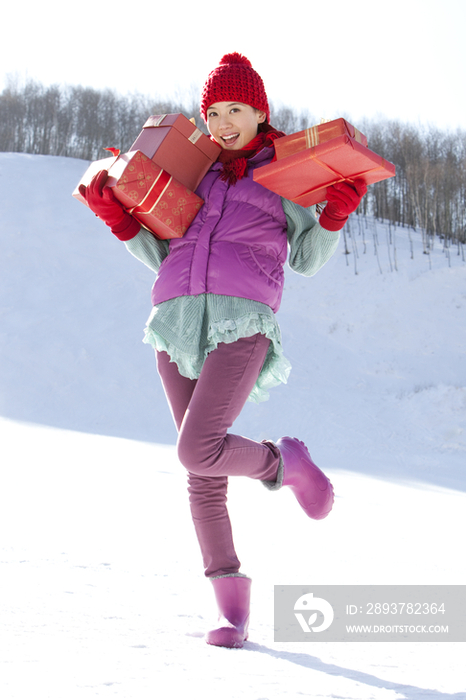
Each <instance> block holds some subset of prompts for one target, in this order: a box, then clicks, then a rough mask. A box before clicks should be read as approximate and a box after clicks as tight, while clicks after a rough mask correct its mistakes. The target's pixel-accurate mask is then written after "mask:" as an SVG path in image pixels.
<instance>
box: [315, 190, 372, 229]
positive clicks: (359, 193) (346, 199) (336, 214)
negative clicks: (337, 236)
mask: <svg viewBox="0 0 466 700" xmlns="http://www.w3.org/2000/svg"><path fill="white" fill-rule="evenodd" d="M366 192H367V185H366V183H365V182H364V181H363V180H355V181H354V183H352V184H351V185H350V184H349V182H337V183H336V184H335V185H331V186H330V187H329V188H328V190H327V206H326V207H325V209H324V211H323V212H322V214H321V215H320V219H319V224H320V225H321V226H322V228H324V229H326V230H327V231H339V230H340V229H342V228H343V226H344V225H345V224H346V222H347V221H348V217H349V215H350V214H351V213H352V212H353V211H355V210H356V209H357V208H358V206H359V204H360V202H361V199H362V198H363V197H364V195H365V194H366Z"/></svg>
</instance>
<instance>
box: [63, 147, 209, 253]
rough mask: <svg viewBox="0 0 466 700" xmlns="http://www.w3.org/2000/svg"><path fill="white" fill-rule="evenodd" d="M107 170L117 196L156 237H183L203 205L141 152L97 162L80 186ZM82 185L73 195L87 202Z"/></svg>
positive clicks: (109, 180) (85, 175)
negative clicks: (82, 192) (81, 190)
mask: <svg viewBox="0 0 466 700" xmlns="http://www.w3.org/2000/svg"><path fill="white" fill-rule="evenodd" d="M104 169H105V170H108V180H107V183H106V184H107V185H108V186H109V187H112V189H113V192H114V194H115V197H116V198H117V199H118V200H119V201H120V202H121V204H123V206H124V208H125V209H126V211H128V212H129V213H130V214H131V215H132V216H133V217H134V218H135V219H136V220H137V221H139V223H141V224H142V225H143V226H144V227H145V228H147V229H148V230H149V231H151V233H153V234H154V235H155V236H156V237H157V238H164V239H168V238H181V237H182V236H183V235H184V234H185V233H186V231H187V229H188V227H189V225H190V224H191V222H192V221H193V219H194V217H195V216H196V214H197V212H198V211H199V209H200V208H201V207H202V205H203V203H204V202H203V200H202V199H201V198H200V197H198V196H197V195H196V194H194V192H191V190H189V189H188V188H187V187H185V186H184V185H182V184H181V183H180V182H178V181H177V180H176V179H175V178H174V177H172V176H171V175H170V174H169V173H167V172H166V171H165V170H163V168H160V167H159V166H158V165H156V164H155V163H154V162H153V161H152V160H151V159H150V158H148V157H147V156H146V155H144V154H143V153H141V152H140V151H133V152H129V153H124V154H122V155H119V156H117V157H114V158H104V159H103V160H98V161H95V162H94V163H92V164H91V165H90V167H89V168H88V170H87V171H86V173H85V174H84V176H83V177H82V179H81V181H80V183H79V185H80V184H83V185H88V184H89V182H90V181H91V179H92V177H93V176H94V175H95V174H97V173H98V172H99V171H100V170H104ZM79 185H78V186H77V188H76V189H75V191H74V192H73V196H75V197H76V198H77V199H80V200H81V201H84V203H86V202H85V200H84V198H83V197H82V195H80V194H79V189H78V188H79Z"/></svg>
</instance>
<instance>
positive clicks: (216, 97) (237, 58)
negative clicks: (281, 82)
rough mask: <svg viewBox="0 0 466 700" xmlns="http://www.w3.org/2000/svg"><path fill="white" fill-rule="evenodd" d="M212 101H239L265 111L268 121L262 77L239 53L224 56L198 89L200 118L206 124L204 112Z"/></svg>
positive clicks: (267, 108)
mask: <svg viewBox="0 0 466 700" xmlns="http://www.w3.org/2000/svg"><path fill="white" fill-rule="evenodd" d="M215 102H242V103H243V104H246V105H250V106H251V107H255V108H256V109H259V110H261V111H262V112H265V113H266V115H267V121H269V118H270V109H269V103H268V101H267V95H266V94H265V89H264V83H263V82H262V78H261V77H260V75H259V74H258V73H256V71H255V70H254V69H253V67H252V66H251V62H250V61H249V60H248V59H247V58H246V56H242V55H241V54H239V53H236V52H235V53H227V54H226V55H225V56H224V57H223V58H222V59H221V61H220V65H219V66H218V67H217V68H215V69H214V70H213V71H212V72H211V73H210V74H209V77H208V78H207V81H206V83H205V85H204V87H203V90H202V97H201V110H200V111H201V115H202V117H203V118H204V121H205V122H206V121H207V110H208V109H209V107H210V106H211V105H213V104H214V103H215Z"/></svg>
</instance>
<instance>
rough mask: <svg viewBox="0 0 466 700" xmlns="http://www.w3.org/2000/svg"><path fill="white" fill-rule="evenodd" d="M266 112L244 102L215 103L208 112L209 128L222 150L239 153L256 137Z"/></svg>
mask: <svg viewBox="0 0 466 700" xmlns="http://www.w3.org/2000/svg"><path fill="white" fill-rule="evenodd" d="M264 121H265V112H259V111H258V110H256V109H254V107H251V106H250V105H245V104H243V103H242V102H215V104H213V105H211V106H210V107H209V109H208V110H207V128H208V129H209V132H210V134H211V135H212V136H213V138H214V139H215V140H216V141H217V143H218V144H220V146H222V148H227V149H228V150H231V151H239V150H241V149H242V148H244V147H245V146H246V145H247V144H248V143H249V142H250V141H252V139H253V138H255V136H257V128H258V126H259V124H262V122H264Z"/></svg>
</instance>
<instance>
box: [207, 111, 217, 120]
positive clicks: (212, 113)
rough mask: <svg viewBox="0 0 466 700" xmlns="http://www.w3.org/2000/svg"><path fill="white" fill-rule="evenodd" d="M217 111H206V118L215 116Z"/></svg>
mask: <svg viewBox="0 0 466 700" xmlns="http://www.w3.org/2000/svg"><path fill="white" fill-rule="evenodd" d="M216 116H217V112H207V119H210V118H211V117H216Z"/></svg>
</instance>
